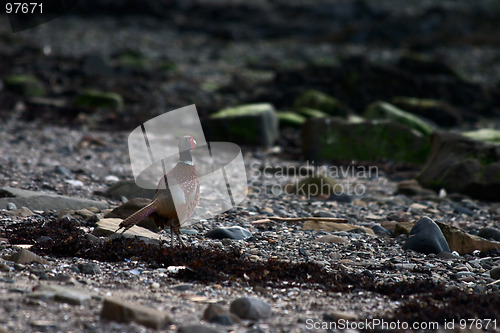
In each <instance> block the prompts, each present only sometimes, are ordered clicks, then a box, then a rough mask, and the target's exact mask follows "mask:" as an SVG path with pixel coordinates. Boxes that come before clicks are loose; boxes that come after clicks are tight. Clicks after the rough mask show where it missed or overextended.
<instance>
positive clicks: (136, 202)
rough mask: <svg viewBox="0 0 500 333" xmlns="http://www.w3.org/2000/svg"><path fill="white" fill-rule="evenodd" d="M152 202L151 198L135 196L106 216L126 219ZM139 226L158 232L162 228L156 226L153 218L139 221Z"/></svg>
mask: <svg viewBox="0 0 500 333" xmlns="http://www.w3.org/2000/svg"><path fill="white" fill-rule="evenodd" d="M150 203H151V199H148V198H133V199H130V200H129V201H127V202H125V203H124V204H121V205H120V206H118V207H116V208H115V209H113V210H112V211H111V212H109V213H107V214H106V215H104V217H105V218H120V219H126V218H127V217H129V216H130V215H132V214H133V213H135V212H137V211H138V210H139V209H141V208H143V207H145V206H146V205H148V204H150ZM137 225H138V226H140V227H143V228H146V229H149V230H151V231H153V232H158V231H160V229H158V227H157V226H156V224H155V223H154V221H153V219H152V218H149V217H147V218H145V219H144V220H142V221H141V222H139V223H137Z"/></svg>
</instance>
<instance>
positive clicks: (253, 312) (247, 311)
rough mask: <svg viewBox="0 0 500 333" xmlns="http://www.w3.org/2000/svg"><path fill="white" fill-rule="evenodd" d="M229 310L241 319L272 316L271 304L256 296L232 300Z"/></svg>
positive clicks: (257, 318)
mask: <svg viewBox="0 0 500 333" xmlns="http://www.w3.org/2000/svg"><path fill="white" fill-rule="evenodd" d="M229 310H230V311H231V312H232V313H234V314H235V315H237V316H238V317H240V318H241V319H250V320H259V319H266V318H269V317H270V316H271V306H270V305H269V304H267V303H266V302H265V301H263V300H261V299H259V298H256V297H241V298H238V299H235V300H234V301H232V302H231V306H230V308H229Z"/></svg>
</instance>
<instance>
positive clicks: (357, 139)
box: [302, 118, 429, 164]
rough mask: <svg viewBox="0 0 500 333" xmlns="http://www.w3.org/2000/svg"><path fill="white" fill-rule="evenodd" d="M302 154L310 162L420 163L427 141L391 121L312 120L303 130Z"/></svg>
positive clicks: (407, 128) (416, 132)
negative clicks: (379, 161) (381, 160)
mask: <svg viewBox="0 0 500 333" xmlns="http://www.w3.org/2000/svg"><path fill="white" fill-rule="evenodd" d="M302 144H303V147H302V148H303V153H304V155H305V157H306V158H307V159H309V160H314V161H331V160H366V161H373V160H380V159H383V158H386V159H391V160H394V161H403V162H410V163H416V164H423V163H424V162H425V160H426V157H427V154H428V152H429V139H428V138H427V137H426V136H425V135H423V134H422V133H420V132H418V131H415V130H412V129H410V128H409V127H408V126H406V125H403V124H401V123H397V122H395V121H391V120H378V121H375V120H371V121H370V120H367V121H360V120H359V119H358V120H356V121H354V122H351V121H346V120H344V119H342V118H311V119H308V120H307V121H306V123H305V124H304V126H303V130H302Z"/></svg>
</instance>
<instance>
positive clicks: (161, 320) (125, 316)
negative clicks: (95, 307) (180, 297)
mask: <svg viewBox="0 0 500 333" xmlns="http://www.w3.org/2000/svg"><path fill="white" fill-rule="evenodd" d="M100 316H101V318H102V319H108V320H114V321H118V322H123V323H128V322H132V321H133V322H136V323H138V324H141V325H144V326H146V327H149V328H152V329H156V330H158V329H162V328H164V327H165V326H166V325H167V324H168V323H169V322H170V317H169V316H168V315H167V314H166V313H165V312H163V311H159V310H157V309H154V308H150V307H147V306H144V305H141V304H138V303H132V302H127V301H123V300H119V299H115V298H105V299H104V302H103V305H102V309H101V314H100Z"/></svg>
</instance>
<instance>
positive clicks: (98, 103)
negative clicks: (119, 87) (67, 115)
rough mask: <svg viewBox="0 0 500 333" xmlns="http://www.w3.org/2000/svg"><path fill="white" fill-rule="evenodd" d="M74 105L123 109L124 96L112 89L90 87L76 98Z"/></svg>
mask: <svg viewBox="0 0 500 333" xmlns="http://www.w3.org/2000/svg"><path fill="white" fill-rule="evenodd" d="M74 105H75V106H77V107H88V108H103V109H121V108H123V98H122V96H121V95H120V94H117V93H114V92H111V91H99V90H94V89H89V90H86V91H84V92H82V93H80V94H79V95H78V96H77V97H76V98H75V101H74Z"/></svg>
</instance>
